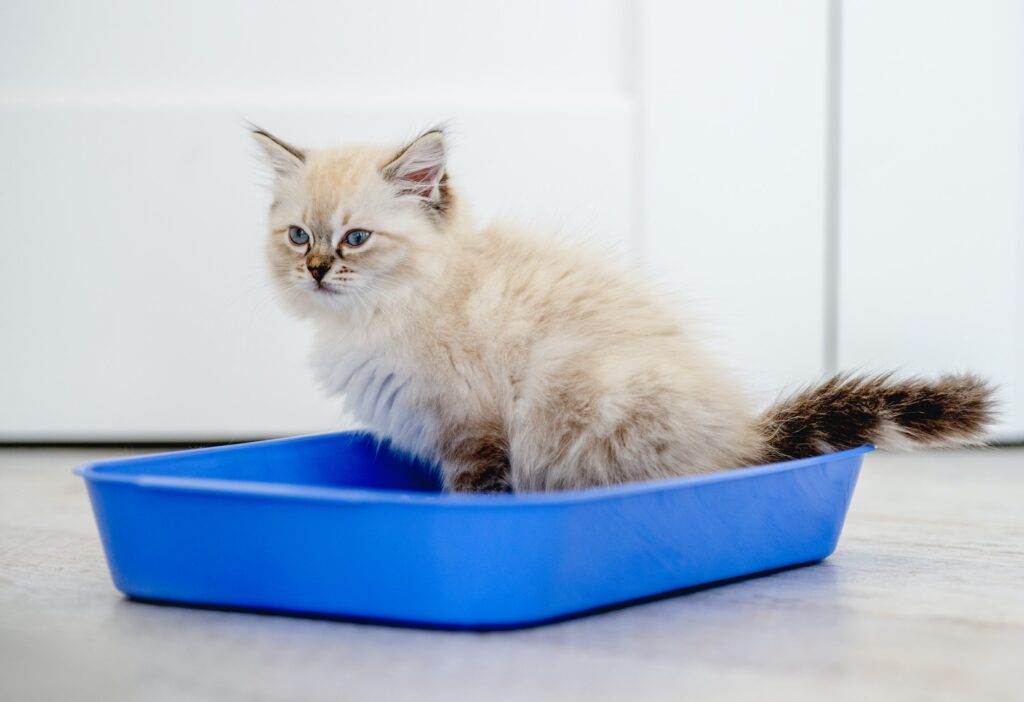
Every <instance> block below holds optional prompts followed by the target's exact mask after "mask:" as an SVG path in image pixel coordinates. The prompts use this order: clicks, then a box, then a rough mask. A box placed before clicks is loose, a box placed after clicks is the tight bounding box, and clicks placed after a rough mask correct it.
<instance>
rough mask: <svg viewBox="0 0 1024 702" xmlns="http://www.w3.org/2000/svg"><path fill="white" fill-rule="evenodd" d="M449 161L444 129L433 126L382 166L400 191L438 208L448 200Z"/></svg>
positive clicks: (390, 180)
mask: <svg viewBox="0 0 1024 702" xmlns="http://www.w3.org/2000/svg"><path fill="white" fill-rule="evenodd" d="M447 160H448V145H447V143H446V142H445V136H444V131H443V130H441V129H440V128H438V129H432V130H430V131H429V132H425V133H423V134H421V135H420V136H419V137H418V138H417V139H416V140H415V141H413V142H412V143H411V144H409V145H408V146H406V147H405V148H404V149H402V151H401V153H399V154H398V156H396V157H395V158H394V160H392V161H391V162H390V163H388V164H387V165H386V166H384V168H383V169H381V175H383V176H384V179H385V180H387V181H389V182H391V183H394V184H395V185H396V186H398V191H399V193H400V194H402V195H415V196H417V197H420V198H423V200H424V201H425V202H426V203H427V204H428V205H430V206H432V207H434V208H438V207H441V206H443V204H444V203H445V201H446V200H447V192H446V191H447V183H446V181H447V178H446V177H445V176H446V173H445V168H446V166H447Z"/></svg>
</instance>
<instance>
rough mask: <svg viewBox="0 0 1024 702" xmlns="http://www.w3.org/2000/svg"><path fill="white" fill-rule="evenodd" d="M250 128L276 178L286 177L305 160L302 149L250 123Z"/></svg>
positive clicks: (296, 169)
mask: <svg viewBox="0 0 1024 702" xmlns="http://www.w3.org/2000/svg"><path fill="white" fill-rule="evenodd" d="M250 130H251V131H252V136H253V138H254V139H255V140H256V143H257V144H259V145H260V150H261V151H262V152H263V157H264V159H265V160H266V162H267V165H269V166H270V167H271V168H272V169H274V173H275V174H276V175H277V177H278V178H287V177H289V176H291V175H293V174H294V173H295V172H296V171H298V170H299V169H300V168H301V167H302V164H304V163H305V162H306V154H305V153H304V152H303V151H302V149H300V148H298V147H296V146H292V145H291V144H289V143H287V142H285V141H282V140H281V139H278V138H277V137H276V136H274V135H273V134H271V133H270V132H268V131H266V130H264V129H260V128H259V127H257V126H256V125H251V126H250Z"/></svg>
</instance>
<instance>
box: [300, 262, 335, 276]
mask: <svg viewBox="0 0 1024 702" xmlns="http://www.w3.org/2000/svg"><path fill="white" fill-rule="evenodd" d="M306 268H308V269H309V274H310V275H311V276H313V278H314V279H315V280H320V279H321V278H323V277H324V276H325V275H327V271H329V270H330V269H331V264H329V263H317V264H315V265H314V264H312V263H307V264H306Z"/></svg>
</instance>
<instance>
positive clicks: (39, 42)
mask: <svg viewBox="0 0 1024 702" xmlns="http://www.w3.org/2000/svg"><path fill="white" fill-rule="evenodd" d="M840 5H841V3H840V2H839V0H828V1H826V0H821V1H819V2H805V1H804V0H778V1H776V2H772V3H764V2H759V1H758V0H722V1H721V2H706V1H699V0H678V1H676V2H671V1H669V0H638V1H637V2H626V1H625V0H602V1H600V2H590V1H585V0H573V1H571V2H561V3H549V2H543V1H542V0H530V1H529V2H520V3H514V4H504V5H497V4H493V3H491V4H488V3H469V2H460V1H458V0H438V1H437V2H433V3H430V4H429V6H427V5H424V6H422V7H421V6H419V5H416V4H414V3H405V2H398V1H395V0H393V1H391V2H380V3H365V2H337V3H326V4H325V3H321V2H314V1H312V0H301V1H298V2H293V3H289V4H288V5H287V7H286V8H285V7H284V6H283V5H281V4H279V3H274V2H270V1H269V0H261V1H257V2H250V3H245V5H244V11H243V12H241V13H240V12H239V9H240V7H241V6H240V5H238V4H237V3H234V2H229V0H185V1H184V2H179V3H174V4H153V3H141V4H140V3H136V2H130V1H129V0H112V1H111V2H106V3H100V4H95V3H93V4H88V5H87V4H76V3H63V2H57V1H56V0H40V1H39V2H33V3H8V4H6V5H5V6H4V8H3V9H2V10H0V65H2V66H4V68H5V70H3V71H0V152H2V153H3V155H4V157H3V159H0V216H2V219H3V224H4V227H3V231H2V232H0V243H2V248H3V255H2V256H0V335H2V340H0V441H3V440H15V441H27V440H111V441H122V440H133V439H134V440H170V439H180V440H204V439H205V440H217V439H221V438H227V437H247V436H259V435H270V434H288V433H299V432H311V431H318V430H322V429H329V428H332V427H338V426H344V425H345V424H346V423H347V420H346V419H345V418H344V417H343V416H341V414H340V411H339V409H338V408H339V405H340V403H338V402H337V401H333V400H327V399H325V398H323V397H322V396H321V393H320V392H319V390H318V389H317V388H316V387H314V385H313V383H312V380H311V377H310V374H309V371H308V370H307V366H306V363H305V358H304V357H305V352H306V347H307V343H308V339H309V331H308V329H306V328H305V327H304V326H303V325H302V324H300V323H298V322H295V321H293V320H290V319H288V318H286V317H285V316H284V314H283V313H282V312H281V311H280V310H279V309H278V307H277V305H276V304H275V303H274V301H273V294H272V291H271V289H270V287H269V285H268V281H267V278H266V276H265V274H264V272H263V261H262V252H261V246H260V239H261V238H262V237H263V236H264V230H263V213H264V211H265V208H266V205H267V193H266V192H265V191H264V190H263V189H262V187H261V185H262V183H263V182H264V181H265V177H264V176H263V175H262V174H261V171H260V169H259V167H258V165H257V163H256V160H255V159H254V158H253V157H252V154H253V153H254V149H253V147H252V145H251V144H250V142H249V138H248V136H247V134H246V133H245V130H244V120H246V119H248V120H252V121H254V122H256V123H259V124H261V125H262V126H264V127H266V128H268V129H271V130H272V131H276V132H279V133H280V134H281V135H283V136H285V137H287V138H289V139H292V140H294V141H296V142H298V143H300V144H314V145H315V144H326V143H331V142H335V141H345V140H368V141H369V140H395V139H400V138H402V137H406V136H411V135H412V134H414V133H415V131H416V130H417V129H419V128H422V127H423V126H426V125H428V124H431V123H434V122H437V121H440V120H445V119H453V120H454V137H455V151H454V156H453V171H454V175H455V178H456V180H457V182H458V183H460V184H461V185H462V186H463V187H464V189H465V190H466V194H467V195H468V196H469V198H470V200H471V201H472V202H474V203H475V205H476V208H477V210H478V214H480V215H481V217H482V218H487V217H490V216H492V215H501V216H512V217H516V218H519V219H525V220H526V221H528V222H539V223H542V224H543V225H545V226H562V227H565V228H568V229H571V230H576V231H582V232H585V233H589V234H591V235H592V240H593V241H594V242H596V243H597V245H600V246H602V247H606V248H607V250H608V251H609V255H610V256H617V255H619V252H622V251H624V252H626V255H625V256H624V257H625V258H629V254H630V252H631V253H632V254H634V256H633V257H634V258H637V259H639V260H640V261H641V262H642V263H643V264H644V265H645V266H646V268H647V270H648V271H650V273H651V274H652V275H651V278H652V280H653V281H654V282H653V283H652V284H654V285H658V286H660V288H659V289H660V290H663V291H664V294H665V295H678V296H680V297H681V298H682V299H683V300H684V301H685V302H686V306H687V307H688V308H689V309H690V310H691V314H692V315H693V316H694V318H695V323H696V324H698V326H700V327H701V328H702V329H703V333H704V334H706V336H707V337H708V338H709V343H710V344H711V345H712V348H713V349H714V351H715V353H716V354H718V355H719V356H720V357H721V358H722V359H723V360H724V361H725V362H726V363H727V364H728V365H730V366H732V367H733V368H734V369H736V371H737V373H738V374H739V375H740V377H741V378H742V379H743V381H744V382H746V383H747V385H748V386H749V387H750V388H752V390H753V391H754V392H755V393H756V394H757V396H758V397H759V398H760V399H761V400H763V401H767V400H769V399H770V398H771V397H773V396H774V395H775V394H776V393H777V392H779V391H780V390H783V389H784V388H787V387H789V388H791V387H793V386H795V385H798V384H801V383H804V382H808V381H812V380H814V379H815V378H817V377H819V376H820V375H821V374H822V373H825V372H829V371H830V370H833V369H834V367H835V366H838V367H840V368H850V369H858V368H866V369H876V368H877V369H881V368H896V369H902V370H904V371H906V372H922V373H933V372H937V371H939V370H944V369H953V370H955V369H974V370H977V371H978V372H981V373H983V374H986V375H990V376H992V377H993V378H995V379H997V381H998V382H1000V383H1001V384H1003V385H1004V386H1005V393H1004V399H1005V401H1006V415H1005V417H1006V422H1005V425H1004V427H1003V429H1002V432H1003V435H1004V436H1009V435H1012V434H1014V433H1016V434H1017V435H1020V436H1024V361H1022V359H1024V243H1022V240H1021V232H1022V212H1024V198H1022V188H1021V186H1022V182H1021V178H1022V175H1021V168H1022V165H1024V160H1022V154H1024V140H1022V136H1021V114H1022V105H1021V98H1022V95H1021V91H1022V85H1021V80H1022V77H1024V76H1022V75H1021V64H1022V56H1021V47H1022V27H1024V18H1022V16H1021V7H1020V3H1018V2H1015V1H1014V0H983V1H981V2H973V1H971V2H969V1H968V0H961V1H959V2H953V1H950V2H941V3H935V2H925V1H924V0H918V1H913V0H892V1H886V2H883V1H882V0H858V2H849V3H842V12H841V13H840V14H841V22H838V23H837V22H833V23H832V24H831V25H830V17H831V18H833V19H835V18H838V17H839V15H837V12H838V10H839V8H840ZM830 26H831V27H832V29H833V30H834V31H836V32H837V34H836V35H835V37H830ZM834 38H839V39H841V42H840V43H841V45H842V52H841V62H839V63H830V61H829V56H830V51H831V52H833V55H834V53H835V51H836V50H837V49H838V45H837V44H836V43H835V42H834V41H832V39H834ZM382 46H386V50H384V51H382V50H380V48H381V47H382ZM840 69H841V70H840ZM831 116H835V117H838V120H835V121H833V120H831ZM830 125H831V126H830ZM833 147H835V148H833ZM830 179H834V180H830ZM830 182H834V183H838V186H839V187H838V191H837V193H838V197H837V198H836V200H835V202H834V203H833V201H832V200H831V199H830V195H829V193H830V191H829V190H828V189H827V187H826V184H827V183H830ZM833 204H835V205H837V207H838V210H836V209H834V208H833V207H832V205H833ZM834 215H836V217H834V219H833V220H832V221H835V222H836V223H837V224H836V226H835V227H834V228H830V227H829V225H828V222H829V221H830V217H833V216H834ZM833 252H835V253H836V254H837V255H835V256H833ZM833 267H834V268H836V269H838V270H837V271H833ZM833 273H838V276H836V275H834V274H833ZM682 306H683V305H682V304H681V307H682Z"/></svg>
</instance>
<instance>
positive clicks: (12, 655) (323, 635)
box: [0, 449, 1024, 702]
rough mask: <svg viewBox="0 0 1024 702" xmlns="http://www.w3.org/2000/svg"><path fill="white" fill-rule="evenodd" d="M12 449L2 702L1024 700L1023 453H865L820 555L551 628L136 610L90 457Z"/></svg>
mask: <svg viewBox="0 0 1024 702" xmlns="http://www.w3.org/2000/svg"><path fill="white" fill-rule="evenodd" d="M111 453H112V452H110V451H104V452H99V453H97V452H87V451H81V450H75V451H66V450H11V449H9V450H2V451H0V700H4V701H5V702H6V701H7V700H10V701H11V702H15V701H18V702H20V701H21V700H50V699H53V700H65V699H75V700H93V699H95V700H104V701H107V700H110V701H113V700H120V699H131V700H135V699H138V700H168V701H169V700H185V701H189V702H202V701H205V700H211V701H212V700H217V701H219V702H225V701H230V700H288V701H289V702H292V701H299V700H338V699H344V700H387V701H389V702H390V701H391V700H401V699H417V700H431V699H437V700H503V699H529V700H540V699H560V700H561V699H574V698H577V699H585V700H628V701H630V702H638V701H641V700H660V699H665V700H669V699H675V700H681V699H690V700H711V699H783V698H785V699H787V700H789V701H793V700H828V702H838V701H840V700H898V699H904V700H939V699H950V700H971V701H972V702H973V701H975V700H1021V699H1024V696H1022V694H1024V693H1022V692H1021V690H1022V689H1024V687H1022V681H1024V450H1022V449H999V450H989V451H961V452H949V453H921V454H916V455H879V454H875V455H871V456H868V457H867V460H866V464H865V469H864V472H863V473H862V476H861V483H860V485H859V486H858V489H857V494H856V495H855V497H854V503H853V507H852V509H851V511H850V515H849V518H848V521H847V528H846V531H845V533H844V535H843V538H842V540H841V542H840V545H839V549H838V551H837V552H836V554H835V555H834V556H832V557H831V558H830V559H828V560H827V561H826V562H824V563H821V564H818V565H814V566H808V567H805V568H800V569H796V570H792V571H788V572H783V573H778V574H776V575H771V576H766V577H761V578H754V579H751V580H747V581H744V582H739V583H734V584H731V585H726V586H722V587H717V588H712V589H709V590H704V591H700V592H695V593H692V594H689V595H684V596H680V597H676V598H673V599H669V600H663V601H659V602H653V603H649V604H645V605H640V606H636V607H631V608H627V609H623V610H619V611H614V612H610V613H605V614H601V615H596V616H592V617H588V618H584V619H578V620H574V621H569V622H564V623H560V624H555V625H551V626H547V627H542V628H537V629H531V630H526V631H518V632H507V633H486V634H472V633H446V632H430V631H417V630H409V629H399V628H389V627H380V626H371V625H360V624H349V623H343V622H333V621H317V620H310V619H292V618H288V617H277V616H267V615H252V614H241V613H229V612H216V611H202V610H195V609H181V608H176V607H158V606H153V605H145V604H137V603H134V602H129V601H126V600H124V599H122V597H121V596H120V595H119V594H118V593H117V592H116V591H115V590H114V589H113V587H112V586H111V584H110V581H109V578H108V576H107V571H106V566H105V564H104V562H103V555H102V552H101V549H100V545H99V540H98V538H97V535H96V531H95V527H94V525H93V522H92V516H91V513H90V511H89V505H88V500H87V498H86V494H85V491H84V488H83V486H82V484H81V481H80V480H79V479H78V478H75V477H73V476H72V475H71V474H70V469H71V467H72V466H74V465H75V464H77V463H79V462H82V461H84V460H87V459H90V458H94V457H99V456H102V455H110V454H111Z"/></svg>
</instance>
